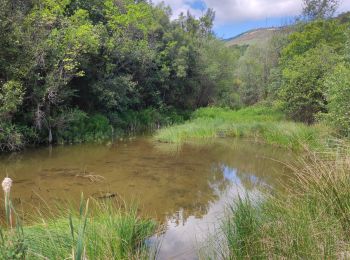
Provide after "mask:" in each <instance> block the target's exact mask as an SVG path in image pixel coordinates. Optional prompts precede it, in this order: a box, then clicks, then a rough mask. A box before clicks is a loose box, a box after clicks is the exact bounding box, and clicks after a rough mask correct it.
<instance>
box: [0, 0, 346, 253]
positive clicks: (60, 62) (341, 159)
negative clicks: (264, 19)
mask: <svg viewBox="0 0 350 260" xmlns="http://www.w3.org/2000/svg"><path fill="white" fill-rule="evenodd" d="M304 3H305V8H304V12H303V17H302V18H303V19H301V20H299V21H298V22H297V23H296V24H295V25H293V26H289V27H286V28H282V29H281V30H279V31H277V32H276V33H275V34H274V36H273V37H272V38H271V40H270V41H269V42H268V43H263V44H259V43H257V44H252V45H247V46H230V47H226V46H225V44H224V43H223V42H221V41H219V40H218V39H216V38H215V35H214V34H213V32H212V25H213V19H214V16H215V15H214V12H213V11H212V10H208V11H207V12H206V13H205V15H204V16H203V17H201V18H195V17H194V16H192V15H191V14H190V13H188V14H187V15H183V14H182V15H180V17H179V18H178V19H176V20H171V19H170V16H171V11H170V10H169V8H167V7H165V6H164V5H162V4H161V5H153V4H151V3H149V2H147V1H143V0H138V1H134V0H115V1H113V0H104V1H95V0H89V1H79V0H57V1H52V0H42V1H37V0H30V1H22V0H16V1H9V0H0V34H1V35H0V46H1V48H0V150H2V151H14V150H18V149H21V148H23V146H24V145H26V144H40V143H53V142H56V143H64V142H82V141H96V140H102V139H103V138H105V137H106V136H111V135H114V134H115V133H117V132H119V131H121V130H123V131H130V132H134V131H138V130H148V129H152V128H153V129H156V128H158V127H160V126H161V125H169V124H173V123H179V122H181V121H183V119H186V118H187V115H188V112H191V111H193V110H196V109H198V110H196V111H195V112H194V113H192V116H191V119H190V120H189V121H187V122H186V123H185V124H180V125H176V126H171V127H167V128H164V129H162V130H160V131H159V132H158V133H157V135H156V139H158V140H159V141H163V142H184V141H187V140H191V139H196V138H197V139H198V138H212V137H226V136H229V137H248V138H251V139H254V140H255V141H263V142H266V143H269V144H274V145H279V146H283V147H287V148H293V149H297V150H299V151H302V152H303V153H304V154H305V158H304V160H303V161H302V162H300V163H298V167H295V166H292V168H293V172H294V176H295V179H294V183H293V185H291V186H290V189H289V190H288V192H286V193H277V194H272V195H271V196H270V195H269V196H267V197H266V198H265V199H264V200H262V201H253V200H251V199H249V198H246V199H245V198H242V199H241V200H240V201H238V203H236V204H235V205H234V206H232V208H231V211H230V212H229V213H228V215H227V217H226V219H225V220H224V221H223V224H222V233H221V234H219V236H220V235H221V236H220V237H219V238H218V239H217V241H220V242H221V241H222V243H221V245H222V247H221V248H219V249H222V250H223V251H220V250H219V251H217V250H213V251H212V252H211V255H212V258H217V257H221V258H227V259H236V258H237V259H243V258H256V259H265V258H266V259H270V258H302V259H303V258H307V259H319V258H348V257H349V253H348V252H349V248H350V246H349V240H348V235H349V225H350V220H349V214H350V206H349V205H350V200H349V192H348V191H349V189H350V187H349V183H350V180H349V172H350V171H349V169H350V167H349V161H350V159H349V149H348V147H347V145H346V143H347V142H348V138H349V136H350V112H349V111H350V18H349V14H342V15H341V16H339V17H337V18H334V13H335V10H336V7H337V4H338V1H336V0H328V1H323V0H322V1H321V0H304ZM208 106H209V107H208ZM214 106H215V107H214ZM202 107H207V108H202ZM334 137H340V138H341V141H337V142H325V141H327V140H330V139H332V138H334ZM339 143H341V145H339ZM329 144H331V145H329ZM301 148H302V149H301ZM318 148H322V154H315V150H316V149H318ZM325 148H327V150H326V149H325ZM329 148H330V149H329ZM306 150H311V151H307V152H306ZM318 151H319V150H318ZM325 151H327V152H328V153H325ZM286 202H287V203H286ZM5 205H6V198H5ZM7 206H8V205H7ZM8 211H10V210H7V211H6V212H8ZM118 214H119V215H118ZM120 214H121V213H120V212H119V211H118V212H112V213H111V212H108V211H107V213H106V214H105V215H104V213H103V212H102V213H100V214H97V215H96V218H94V219H93V218H91V219H92V220H96V221H92V222H91V223H93V225H92V228H91V229H90V231H87V232H85V226H86V223H88V220H89V218H88V217H87V215H84V214H82V211H81V212H80V215H78V216H77V217H75V218H74V217H73V218H70V219H69V223H68V225H62V223H63V222H62V221H63V220H62V219H60V218H59V219H56V218H55V221H52V222H50V223H45V225H43V226H41V225H34V226H30V227H26V228H24V232H22V229H21V226H20V228H19V229H16V230H15V229H13V228H12V227H11V228H9V229H7V230H6V231H5V233H4V235H2V236H1V240H0V249H2V250H1V252H6V254H7V253H8V254H11V255H10V256H11V257H12V256H13V255H14V256H16V257H19V258H20V257H22V256H23V254H27V253H28V252H30V251H28V246H29V248H30V249H31V250H32V249H33V250H34V252H35V253H38V254H43V255H45V256H46V255H47V256H50V257H52V258H55V257H57V256H58V255H59V256H61V255H67V256H68V257H69V256H70V250H71V249H72V248H73V255H72V257H71V258H73V259H82V256H83V255H87V256H89V258H94V257H97V258H99V257H102V258H103V257H107V258H121V259H123V258H125V259H126V258H130V257H137V256H138V255H137V254H138V253H141V254H143V252H144V250H146V251H147V247H144V239H145V238H147V237H148V236H149V235H150V234H151V233H152V232H153V231H154V224H153V223H152V222H149V221H142V220H139V219H138V218H137V215H136V213H135V212H132V214H131V215H125V216H124V215H122V216H121V215H120ZM110 216H113V217H110ZM8 222H9V221H8ZM76 223H77V224H76ZM76 225H78V228H77V229H74V227H75V226H76ZM69 226H70V228H71V230H69V229H67V227H69ZM44 227H45V228H46V227H49V229H50V230H51V228H52V232H53V233H50V232H49V233H47V234H44V233H45V231H44ZM110 230H113V231H111V233H108V232H109V231H110ZM115 230H117V232H120V233H118V236H117V237H118V239H119V242H118V241H114V240H113V238H114V235H115ZM56 231H57V233H55V232H56ZM69 231H71V234H70V233H69ZM89 232H90V233H89ZM101 232H104V233H101ZM23 234H27V235H28V237H25V236H23ZM44 235H47V236H48V237H49V238H50V239H53V240H51V241H50V242H51V243H46V241H45V243H42V240H40V238H41V237H42V236H44ZM44 237H45V236H44ZM96 237H98V238H99V240H98V241H101V244H94V243H92V242H91V241H96V239H95V238H96ZM135 237H136V239H134V238H135ZM78 238H79V239H80V240H79V239H78ZM104 239H105V240H104ZM111 239H112V240H111ZM125 241H126V242H125ZM83 245H88V246H86V247H85V246H83ZM105 245H108V246H107V247H105ZM24 246H25V247H24ZM1 247H2V248H1ZM106 248H108V249H109V250H110V251H106V250H105V249H106ZM215 249H216V248H215ZM74 250H76V251H74ZM140 250H141V251H140ZM78 252H79V253H78ZM101 252H102V253H101ZM12 254H13V255H12ZM135 254H136V256H135ZM145 254H148V252H146V253H145ZM4 257H5V258H6V257H7V258H8V255H5V256H4Z"/></svg>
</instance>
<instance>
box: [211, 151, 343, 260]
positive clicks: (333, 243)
mask: <svg viewBox="0 0 350 260" xmlns="http://www.w3.org/2000/svg"><path fill="white" fill-rule="evenodd" d="M290 167H291V168H292V170H293V173H294V178H292V181H291V182H290V183H289V184H288V185H287V186H286V191H284V192H283V193H282V192H280V193H277V194H276V193H275V194H273V195H269V194H267V195H266V197H265V199H264V200H263V201H254V200H253V199H251V198H249V197H245V198H242V199H239V200H238V201H236V202H235V203H233V205H232V206H230V207H229V208H228V210H227V214H226V216H225V218H224V220H223V221H222V223H221V231H220V232H219V233H218V234H215V235H214V236H215V237H218V238H220V239H218V241H220V242H219V244H220V245H221V246H216V245H210V248H211V252H210V253H208V255H209V256H218V255H220V256H221V258H222V259H348V258H349V257H350V240H349V230H350V229H349V228H350V217H349V216H350V193H349V190H350V155H349V153H348V148H347V147H342V148H340V150H339V149H337V150H333V151H332V152H329V153H327V154H317V153H315V152H311V151H309V152H308V153H307V156H304V157H303V158H301V159H300V161H299V162H298V163H297V164H293V165H290ZM214 241H215V239H214ZM209 251H210V250H209ZM209 258H210V257H209Z"/></svg>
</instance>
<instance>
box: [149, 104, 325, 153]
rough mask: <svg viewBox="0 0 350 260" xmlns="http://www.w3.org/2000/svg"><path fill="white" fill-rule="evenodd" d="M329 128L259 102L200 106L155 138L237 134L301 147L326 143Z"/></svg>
mask: <svg viewBox="0 0 350 260" xmlns="http://www.w3.org/2000/svg"><path fill="white" fill-rule="evenodd" d="M329 133H330V129H329V128H327V127H325V126H323V125H314V126H307V125H305V124H302V123H295V122H290V121H287V120H285V118H284V117H283V115H282V114H281V113H280V112H279V111H278V110H276V109H273V108H268V107H263V106H256V107H249V108H245V109H241V110H237V111H234V110H230V109H224V108H215V107H211V108H201V109H199V110H197V111H196V112H194V114H193V115H192V119H191V120H189V121H187V122H186V123H184V124H180V125H175V126H170V127H166V128H163V129H161V130H159V131H158V132H157V133H156V135H155V137H154V138H155V139H156V140H157V141H160V142H167V143H176V144H181V143H184V142H187V141H192V140H203V139H210V138H218V137H219V138H223V137H237V138H248V139H250V140H252V141H255V142H264V143H267V144H271V145H276V146H280V147H285V148H290V149H293V150H302V149H303V147H304V146H305V145H307V146H309V147H312V148H313V149H319V148H322V146H324V145H325V144H324V143H325V142H324V143H323V140H325V141H327V139H328V138H326V137H327V136H329Z"/></svg>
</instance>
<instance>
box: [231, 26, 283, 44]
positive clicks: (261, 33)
mask: <svg viewBox="0 0 350 260" xmlns="http://www.w3.org/2000/svg"><path fill="white" fill-rule="evenodd" d="M280 30H282V28H280V27H271V28H260V29H255V30H250V31H247V32H245V33H242V34H239V35H237V36H235V37H232V38H229V39H226V40H225V42H226V43H227V45H228V46H233V45H252V44H256V43H259V44H261V43H266V42H268V41H269V40H270V39H271V37H272V36H273V34H274V33H275V32H277V31H280Z"/></svg>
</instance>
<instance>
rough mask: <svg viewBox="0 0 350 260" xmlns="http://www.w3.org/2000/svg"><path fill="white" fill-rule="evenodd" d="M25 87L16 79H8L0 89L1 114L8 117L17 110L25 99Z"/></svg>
mask: <svg viewBox="0 0 350 260" xmlns="http://www.w3.org/2000/svg"><path fill="white" fill-rule="evenodd" d="M23 95H24V93H23V87H22V85H21V83H19V82H16V81H8V82H6V83H5V84H4V85H2V87H1V90H0V116H1V117H2V118H8V117H10V116H11V114H13V113H15V112H16V111H17V108H18V106H19V105H21V104H22V101H23Z"/></svg>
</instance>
